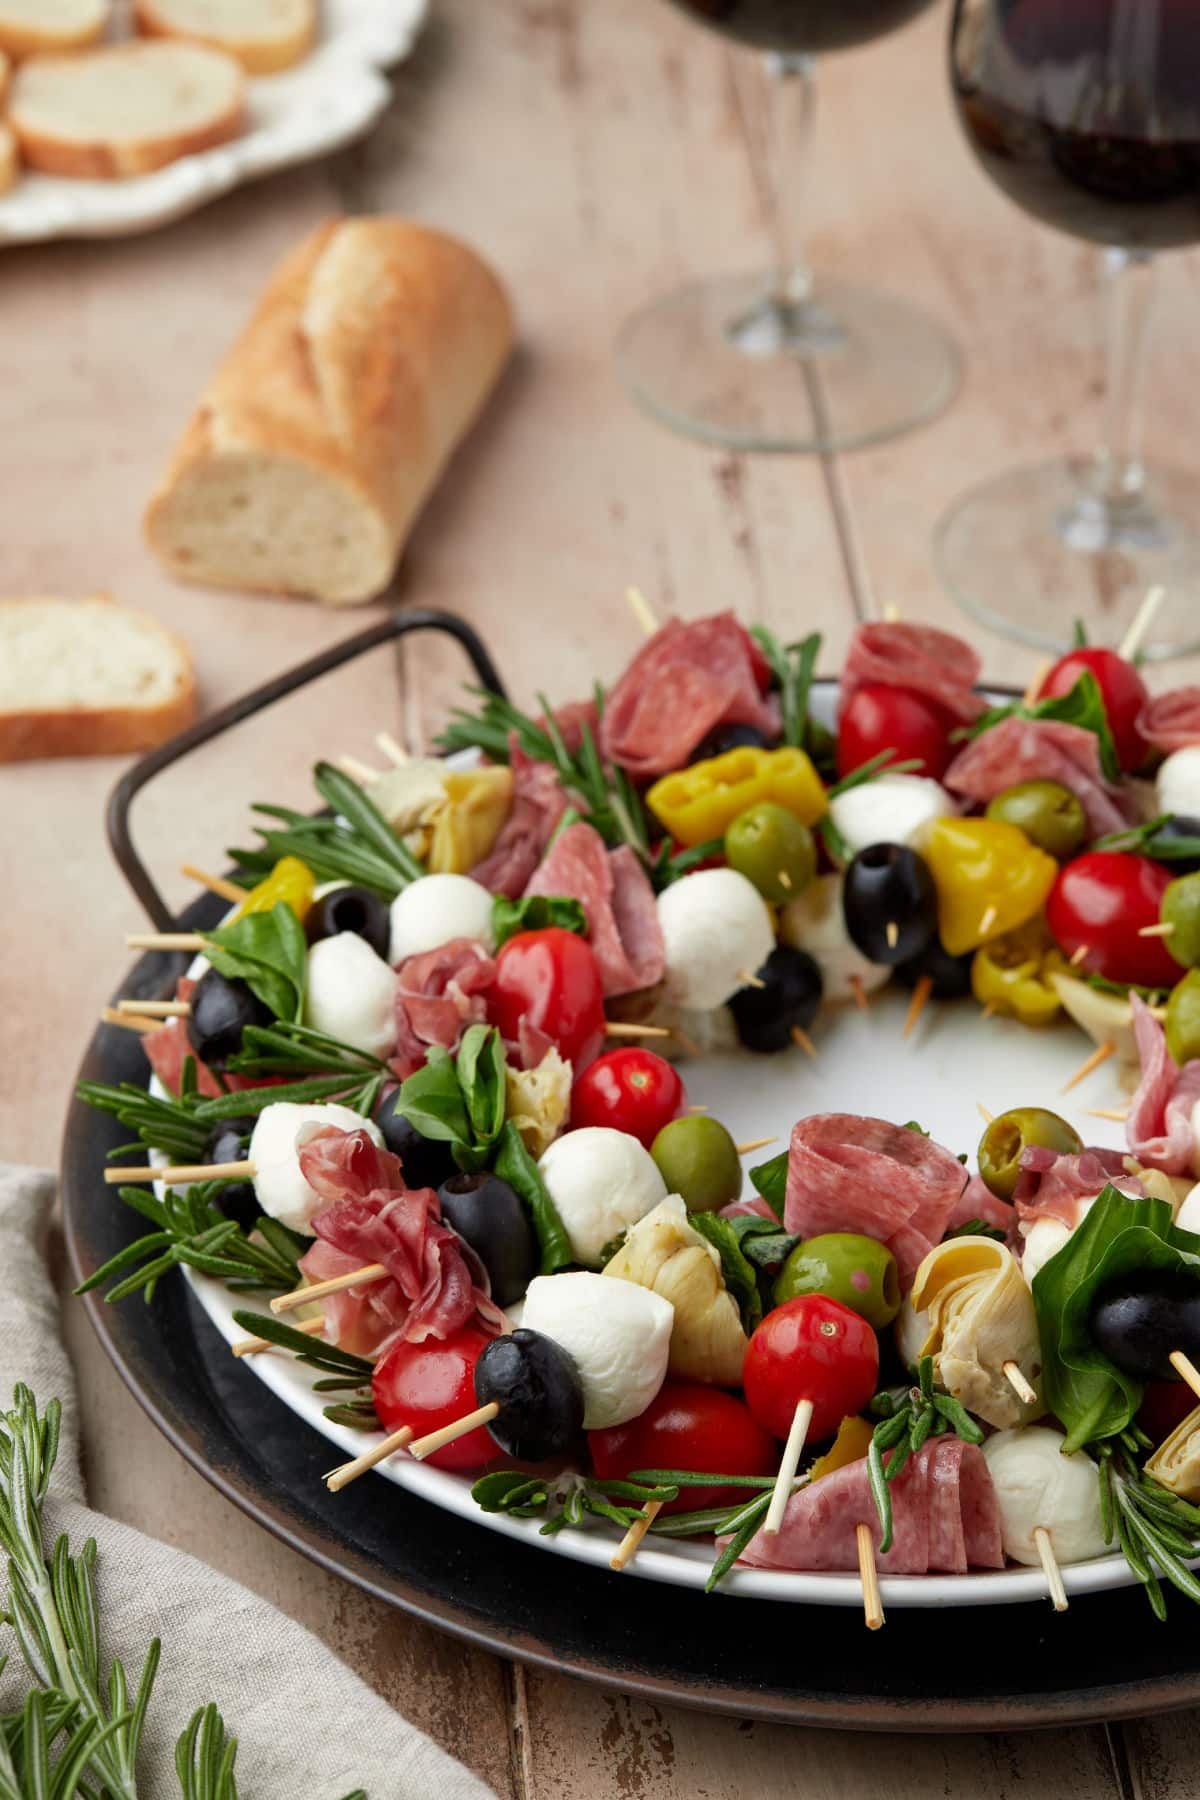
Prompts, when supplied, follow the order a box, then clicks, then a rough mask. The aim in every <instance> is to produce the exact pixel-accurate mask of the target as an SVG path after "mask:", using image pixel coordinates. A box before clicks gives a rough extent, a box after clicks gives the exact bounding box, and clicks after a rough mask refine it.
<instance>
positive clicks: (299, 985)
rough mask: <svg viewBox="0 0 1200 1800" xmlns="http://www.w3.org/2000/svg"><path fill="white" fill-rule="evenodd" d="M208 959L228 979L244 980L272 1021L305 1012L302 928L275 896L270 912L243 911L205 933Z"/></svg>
mask: <svg viewBox="0 0 1200 1800" xmlns="http://www.w3.org/2000/svg"><path fill="white" fill-rule="evenodd" d="M207 941H208V951H207V955H208V960H209V962H210V963H211V964H212V966H213V968H214V969H216V970H217V972H218V974H220V975H224V976H225V978H226V980H229V981H235V980H237V981H244V982H245V983H246V985H247V986H248V987H249V988H250V989H251V990H252V992H253V993H254V994H256V995H257V996H258V998H259V999H260V1000H261V1001H262V1002H263V1004H264V1005H265V1006H269V1007H270V1009H271V1011H272V1012H273V1013H274V1015H275V1017H276V1018H277V1019H287V1020H288V1021H299V1018H300V1015H301V1013H302V1011H303V1010H304V980H305V973H306V969H307V964H308V944H307V942H306V941H305V936H304V927H303V926H302V925H301V923H300V921H299V919H298V918H297V917H296V915H295V913H294V912H293V911H292V909H291V907H290V906H287V905H285V903H284V902H283V901H282V900H279V901H277V902H276V903H275V905H274V906H273V907H272V908H271V910H270V912H254V913H246V914H244V915H243V917H242V918H240V919H235V920H234V921H233V923H232V924H231V925H220V926H218V927H217V929H216V930H215V931H212V932H209V933H208V934H207Z"/></svg>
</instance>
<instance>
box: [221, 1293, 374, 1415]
mask: <svg viewBox="0 0 1200 1800" xmlns="http://www.w3.org/2000/svg"><path fill="white" fill-rule="evenodd" d="M233 1317H234V1322H235V1324H238V1325H240V1326H241V1328H242V1330H243V1331H247V1332H249V1333H250V1334H251V1335H252V1336H254V1337H260V1338H265V1339H266V1341H267V1343H268V1344H277V1345H278V1347H279V1348H280V1349H281V1350H287V1351H289V1352H290V1353H291V1355H293V1356H294V1357H295V1358H296V1360H297V1362H302V1363H307V1364H308V1366H309V1368H310V1369H317V1370H319V1371H320V1373H321V1375H322V1376H323V1379H322V1380H321V1381H314V1382H313V1392H314V1393H320V1394H330V1393H340V1394H342V1395H343V1396H344V1398H343V1399H341V1400H336V1401H334V1402H333V1403H332V1404H331V1405H329V1406H327V1407H325V1409H324V1412H325V1417H326V1418H327V1419H329V1420H331V1421H332V1422H333V1423H334V1424H335V1425H349V1426H350V1427H351V1428H352V1429H353V1430H355V1431H377V1430H378V1429H379V1416H378V1414H377V1413H376V1411H375V1402H374V1400H373V1399H372V1398H371V1376H372V1373H373V1372H374V1365H373V1364H371V1363H370V1362H368V1361H367V1359H366V1357H365V1356H355V1355H354V1353H353V1351H350V1350H342V1349H340V1348H339V1347H338V1345H337V1344H327V1343H325V1342H324V1340H323V1339H321V1338H313V1337H306V1336H305V1334H304V1332H302V1331H297V1330H296V1329H295V1328H294V1327H293V1326H291V1325H287V1324H285V1323H284V1321H283V1320H282V1319H277V1318H276V1317H275V1315H274V1313H255V1312H245V1311H242V1310H239V1311H237V1312H235V1313H234V1315H233Z"/></svg>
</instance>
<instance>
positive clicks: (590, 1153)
mask: <svg viewBox="0 0 1200 1800" xmlns="http://www.w3.org/2000/svg"><path fill="white" fill-rule="evenodd" d="M538 1168H539V1169H540V1170H541V1175H542V1180H543V1181H544V1182H545V1184H546V1189H547V1192H548V1193H549V1195H550V1198H551V1199H552V1200H553V1202H554V1204H555V1206H556V1207H557V1208H558V1216H559V1218H560V1219H561V1220H562V1222H563V1226H564V1229H565V1230H566V1233H567V1236H568V1237H569V1238H570V1240H571V1254H572V1256H573V1257H574V1258H575V1260H576V1262H581V1263H598V1262H599V1260H600V1252H601V1250H603V1248H604V1246H605V1244H607V1243H608V1242H609V1241H610V1239H612V1238H615V1237H616V1235H617V1233H618V1232H619V1231H624V1230H625V1228H626V1226H627V1225H635V1224H636V1223H637V1221H638V1220H639V1219H641V1218H643V1217H644V1216H645V1214H646V1213H648V1212H649V1211H650V1209H651V1207H653V1206H657V1205H658V1203H659V1201H660V1200H665V1199H666V1197H667V1184H666V1182H665V1181H664V1180H663V1178H662V1176H661V1175H660V1174H659V1170H658V1164H657V1163H656V1162H655V1160H654V1158H653V1157H652V1156H651V1154H650V1152H649V1151H648V1150H646V1149H645V1148H643V1146H642V1145H641V1144H640V1143H639V1142H638V1140H637V1138H635V1137H630V1136H629V1134H628V1132H624V1131H613V1130H612V1129H611V1127H609V1126H607V1125H585V1126H584V1127H583V1128H582V1130H580V1131H568V1132H565V1133H564V1135H563V1136H562V1137H560V1138H556V1139H555V1141H554V1142H553V1143H552V1144H551V1146H550V1148H549V1149H548V1150H547V1151H546V1153H545V1155H544V1156H543V1157H542V1160H541V1161H540V1162H539V1164H538Z"/></svg>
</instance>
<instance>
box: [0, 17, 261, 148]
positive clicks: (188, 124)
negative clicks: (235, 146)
mask: <svg viewBox="0 0 1200 1800" xmlns="http://www.w3.org/2000/svg"><path fill="white" fill-rule="evenodd" d="M243 89H244V77H243V75H242V71H241V69H240V67H239V66H238V64H237V63H236V62H235V61H234V60H233V58H232V57H231V56H224V55H223V54H222V53H221V52H220V51H219V50H205V49H202V48H201V47H200V46H199V45H197V44H171V43H165V42H163V43H140V44H114V45H112V46H111V47H110V48H108V49H104V50H89V51H85V52H84V53H83V54H82V55H80V56H31V57H30V58H29V60H28V62H23V63H22V64H21V65H20V67H19V68H18V70H17V72H16V76H15V78H14V80H13V84H12V95H11V97H10V100H9V123H10V124H11V125H12V128H13V130H14V131H15V132H16V134H17V141H18V142H19V144H20V146H21V153H22V155H23V156H24V158H25V161H26V162H27V163H28V164H29V165H30V167H31V168H34V169H42V170H44V171H45V172H46V173H47V174H50V175H73V176H83V177H92V178H93V179H96V178H99V179H103V180H113V179H117V178H122V177H125V176H130V175H146V174H148V173H149V172H150V171H151V170H153V169H161V168H162V167H163V165H164V164H165V163H169V162H175V161H177V160H178V158H179V157H181V156H190V155H191V154H192V152H193V151H196V150H207V149H209V148H211V146H212V145H213V144H224V143H226V142H228V140H229V139H230V138H232V137H236V136H237V134H238V132H239V131H240V130H241V126H242V107H243V97H244V96H243Z"/></svg>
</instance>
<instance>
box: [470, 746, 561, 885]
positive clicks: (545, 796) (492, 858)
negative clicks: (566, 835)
mask: <svg viewBox="0 0 1200 1800" xmlns="http://www.w3.org/2000/svg"><path fill="white" fill-rule="evenodd" d="M509 760H510V763H511V766H512V772H513V808H512V811H511V813H509V815H508V818H507V819H506V820H505V821H504V824H503V825H502V826H501V827H500V832H499V835H498V837H497V838H496V842H495V843H494V844H493V845H492V848H491V849H490V850H489V851H488V854H487V855H486V856H485V857H484V859H483V861H482V862H479V863H476V864H475V867H474V868H473V869H472V870H471V876H472V879H473V880H475V881H478V882H480V883H482V885H483V886H484V887H485V888H487V889H488V890H489V891H490V892H491V893H493V894H504V895H506V896H507V897H508V899H510V900H518V899H520V897H521V895H522V894H523V893H524V891H525V883H526V882H527V881H528V880H529V877H530V876H531V875H532V874H533V871H534V870H535V869H536V868H537V866H538V863H539V862H540V861H541V858H542V854H543V852H544V850H545V848H546V845H547V844H548V843H549V842H550V839H551V836H552V835H553V832H554V827H555V826H556V825H557V824H558V821H559V820H560V819H561V818H562V816H563V814H564V813H565V812H566V810H567V796H566V794H565V793H564V792H563V788H562V783H561V782H560V781H559V779H558V776H557V775H556V774H555V772H554V770H553V769H552V768H551V767H550V764H549V763H544V762H535V761H534V760H533V758H532V757H529V756H526V755H525V753H524V751H523V750H522V749H521V748H520V746H519V745H518V744H517V743H516V741H515V739H510V740H509Z"/></svg>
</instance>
